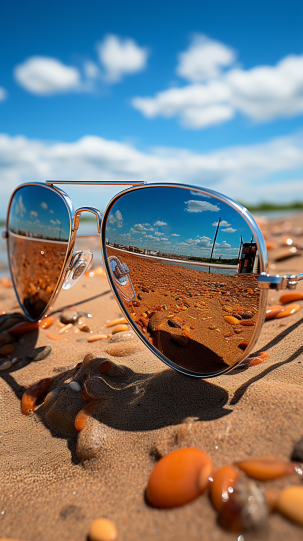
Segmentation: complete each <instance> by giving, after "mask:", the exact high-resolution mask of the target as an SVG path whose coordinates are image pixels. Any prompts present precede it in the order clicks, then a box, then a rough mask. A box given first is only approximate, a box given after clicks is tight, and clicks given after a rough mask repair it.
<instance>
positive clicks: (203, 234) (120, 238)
mask: <svg viewBox="0 0 303 541" xmlns="http://www.w3.org/2000/svg"><path fill="white" fill-rule="evenodd" d="M219 218H221V220H220V225H219V230H218V235H217V239H216V244H215V248H214V252H213V253H214V256H216V257H219V256H220V255H221V257H222V259H231V258H237V257H238V253H239V246H240V242H241V237H242V240H243V242H250V241H251V240H252V233H251V231H250V229H249V227H248V226H247V224H246V222H245V220H244V218H242V217H241V216H240V215H239V214H238V213H237V212H236V211H235V210H234V209H233V208H231V207H230V206H229V205H227V204H225V203H223V202H222V201H219V200H217V199H215V198H212V197H210V196H206V195H203V194H200V193H199V192H198V191H195V190H184V189H179V190H177V189H173V190H172V189H171V188H169V187H166V188H156V187H155V188H152V189H144V190H136V191H134V192H132V193H130V194H126V195H124V196H123V197H121V198H120V199H118V201H117V202H116V203H115V204H114V205H113V207H112V209H111V212H110V214H109V217H108V221H107V228H106V238H107V239H108V241H109V242H110V243H117V244H123V245H124V246H129V245H131V246H132V245H133V246H136V247H139V248H142V249H147V250H156V251H162V252H166V253H171V254H173V253H177V254H184V255H187V256H189V255H193V256H199V257H210V255H211V249H212V245H213V240H214V237H215V233H216V230H217V226H218V223H219Z"/></svg>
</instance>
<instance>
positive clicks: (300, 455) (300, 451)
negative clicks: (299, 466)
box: [291, 436, 303, 462]
mask: <svg viewBox="0 0 303 541" xmlns="http://www.w3.org/2000/svg"><path fill="white" fill-rule="evenodd" d="M291 460H298V461H299V462H303V436H302V437H301V438H300V439H299V440H298V441H297V442H296V443H295V446H294V448H293V452H292V455H291Z"/></svg>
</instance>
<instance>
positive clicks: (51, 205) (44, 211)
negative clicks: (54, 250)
mask: <svg viewBox="0 0 303 541" xmlns="http://www.w3.org/2000/svg"><path fill="white" fill-rule="evenodd" d="M9 230H10V231H12V232H13V233H16V234H19V235H26V236H30V237H36V238H43V239H51V240H61V241H67V240H68V238H69V231H70V220H69V214H68V210H67V208H66V206H65V203H64V202H63V201H62V199H61V197H60V196H59V195H57V194H56V193H54V192H53V191H52V190H50V189H49V188H45V187H44V186H24V187H23V188H21V189H20V190H18V191H17V192H16V194H15V196H14V199H13V202H12V206H11V210H10V217H9Z"/></svg>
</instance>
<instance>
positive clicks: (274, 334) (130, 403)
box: [0, 215, 303, 541]
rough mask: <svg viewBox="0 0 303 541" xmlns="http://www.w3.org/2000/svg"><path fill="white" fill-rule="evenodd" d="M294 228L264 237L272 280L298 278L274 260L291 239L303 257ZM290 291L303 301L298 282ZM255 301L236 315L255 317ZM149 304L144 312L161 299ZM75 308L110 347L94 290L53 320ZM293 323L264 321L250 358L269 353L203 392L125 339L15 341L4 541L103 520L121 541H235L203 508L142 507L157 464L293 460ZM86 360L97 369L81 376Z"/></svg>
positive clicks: (270, 533) (70, 301) (6, 389)
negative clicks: (84, 412)
mask: <svg viewBox="0 0 303 541" xmlns="http://www.w3.org/2000/svg"><path fill="white" fill-rule="evenodd" d="M302 220H303V217H302V215H297V216H295V217H292V218H291V219H289V220H285V219H284V220H280V221H276V222H271V223H268V224H267V225H266V224H265V225H264V232H265V234H266V235H267V240H268V242H269V241H270V242H272V243H274V244H273V247H272V249H271V250H269V262H270V265H269V272H270V273H271V274H283V273H287V274H292V273H299V272H302V269H303V257H302V254H303V252H302V251H300V250H298V251H297V252H296V253H295V252H290V247H289V246H288V245H285V246H282V244H283V242H284V238H287V237H290V238H292V239H294V240H295V242H297V243H300V244H303V229H302ZM300 228H301V229H300ZM297 289H298V290H299V291H303V281H302V282H301V283H299V285H298V287H297ZM280 295H281V293H280V292H274V291H270V292H269V295H268V304H269V305H275V304H278V303H279V297H280ZM0 299H1V311H2V310H3V311H6V312H12V313H13V312H15V311H18V307H17V305H16V298H15V295H14V290H13V289H12V288H9V287H5V286H4V285H3V284H2V285H1V286H0ZM184 300H185V301H186V299H184ZM210 300H212V301H213V299H210ZM252 300H253V299H248V306H247V307H245V308H247V309H249V308H251V306H253V303H252ZM162 301H163V303H164V302H166V303H167V300H166V301H164V300H163V299H162V298H161V304H162ZM150 302H151V306H150V307H149V308H151V307H152V305H154V304H156V302H157V298H156V297H152V298H151V301H150ZM299 304H301V307H303V301H300V303H299ZM70 307H73V308H75V310H76V311H81V312H83V313H86V314H91V315H92V316H93V317H91V318H90V317H87V316H86V318H85V324H86V325H87V326H88V327H89V328H90V330H92V331H93V333H94V334H97V333H99V332H102V333H104V334H107V333H109V332H110V331H109V329H108V328H107V327H106V323H107V322H108V321H109V320H112V319H115V318H119V317H120V316H121V312H120V309H119V307H118V305H117V304H116V301H115V299H114V297H113V294H112V292H111V291H110V288H109V285H108V283H107V280H106V279H105V278H104V277H102V276H94V277H88V276H87V277H84V278H82V279H81V280H80V281H79V282H78V283H77V284H76V285H75V286H74V287H73V288H72V289H71V290H70V291H62V292H61V293H60V295H59V297H58V299H57V301H56V304H55V306H54V307H53V310H52V313H53V315H55V316H56V317H58V318H59V317H60V314H61V313H62V311H63V310H64V309H66V308H70ZM134 308H135V309H134V313H135V314H136V313H137V310H136V307H134ZM144 309H148V306H147V305H144ZM82 317H83V318H84V317H85V315H84V316H82ZM138 317H139V314H138ZM302 322H303V311H302V310H300V311H298V312H297V313H295V314H293V315H292V316H290V317H287V318H283V319H274V320H271V321H267V322H266V323H265V324H264V326H263V330H262V333H261V336H260V339H259V341H258V344H257V346H256V348H255V351H256V352H260V351H266V352H268V353H269V357H268V359H266V360H265V361H264V362H263V363H262V364H258V365H257V366H253V367H250V368H247V369H245V368H242V369H241V368H238V369H235V370H234V371H233V372H231V373H229V374H226V375H223V376H220V377H217V378H214V379H209V380H201V379H195V378H189V377H185V376H183V375H181V374H179V373H177V372H176V371H174V370H172V369H170V368H168V367H167V366H165V365H164V364H162V363H161V362H160V361H159V360H157V359H156V358H155V357H154V356H153V355H152V354H151V353H150V352H149V351H148V350H147V349H146V348H145V346H143V345H142V344H141V342H140V341H139V340H138V339H137V337H136V336H135V334H134V333H133V331H124V333H117V334H113V335H112V337H110V338H107V339H104V340H99V341H96V342H88V341H87V336H88V333H85V332H82V331H80V332H78V333H74V332H73V330H74V327H75V326H74V327H73V328H71V329H69V330H68V332H66V333H64V334H63V333H62V334H59V331H60V327H59V326H58V325H57V324H56V322H54V323H53V325H52V326H51V327H49V329H39V330H36V331H34V332H31V333H29V334H26V335H23V336H20V337H19V338H18V340H17V341H16V343H15V348H16V349H15V351H14V353H13V356H14V357H17V358H18V362H17V363H16V364H15V365H14V366H13V367H12V368H10V369H9V370H7V371H2V372H0V415H1V419H2V423H1V427H0V472H1V473H0V481H1V485H0V502H1V503H0V538H1V537H4V538H9V539H18V540H20V541H41V540H42V541H52V540H53V539H54V538H55V539H57V540H58V541H61V540H62V541H64V540H68V541H70V540H71V539H72V540H73V541H85V540H86V539H87V534H88V531H89V527H90V524H91V522H92V521H93V520H95V519H97V518H100V517H106V518H108V519H110V520H112V521H113V522H114V523H115V524H116V527H117V530H118V536H119V537H118V539H121V540H123V541H136V540H142V539H144V540H154V539H159V540H165V541H166V540H167V541H170V540H171V541H173V540H174V541H181V540H182V541H183V540H184V539H188V540H190V541H195V540H201V539H205V540H214V541H217V540H218V541H219V540H220V541H222V540H225V539H226V540H231V539H234V540H237V539H238V535H239V534H238V533H229V532H226V531H225V530H223V529H222V528H221V527H220V526H219V525H218V521H217V513H216V512H215V510H214V509H213V507H212V505H211V503H210V500H209V497H208V495H207V494H204V495H202V496H201V497H199V498H198V499H196V500H195V501H193V502H192V503H190V504H188V505H186V506H184V507H180V508H176V509H172V510H159V509H155V508H153V507H151V506H150V505H149V504H148V503H147V501H146V499H145V489H146V485H147V482H148V478H149V475H150V473H151V471H152V469H153V467H154V465H155V463H156V460H157V459H158V458H159V456H164V455H166V454H168V453H169V452H171V451H174V450H176V449H180V448H184V447H197V448H198V449H200V450H203V451H204V452H205V453H207V454H208V455H209V456H210V457H211V459H212V461H213V463H214V466H215V468H216V469H217V468H219V467H221V466H223V465H227V464H231V463H233V462H235V461H237V460H241V459H244V458H246V457H253V456H260V455H276V456H280V457H282V458H285V459H289V458H290V456H291V454H292V449H293V446H294V443H295V442H296V441H297V440H298V439H299V438H300V437H301V436H302V435H303V422H302V400H303V378H302V366H303V346H302ZM219 324H220V322H219V320H218V321H216V325H217V326H218V325H219ZM199 332H200V331H199ZM201 332H202V331H201ZM245 332H246V333H247V332H248V331H247V330H245ZM52 334H55V335H56V336H58V337H61V338H64V339H65V341H60V340H54V339H52V338H50V337H49V336H48V335H52ZM46 345H50V346H51V348H52V351H51V353H50V354H49V355H48V356H47V357H46V358H45V359H43V360H40V361H32V362H30V361H29V359H28V355H30V354H31V351H32V350H33V348H39V347H42V346H46ZM229 349H230V351H233V350H232V349H231V348H229ZM88 353H95V354H96V359H93V361H92V362H90V363H89V364H87V365H83V364H82V365H81V366H77V365H78V363H80V362H81V361H83V359H84V357H85V356H86V355H87V354H88ZM103 358H107V359H110V360H111V361H112V362H113V363H115V365H117V368H115V367H114V368H113V371H112V373H110V374H109V375H108V374H104V375H102V374H100V373H99V372H98V371H97V366H98V364H100V359H103ZM121 367H122V368H121ZM123 367H124V368H123ZM85 374H89V376H90V377H89V379H88V380H87V381H88V384H87V385H88V390H89V391H90V393H91V395H93V396H94V398H95V399H96V400H97V399H98V400H100V404H99V406H98V408H97V409H96V410H95V411H94V412H93V414H92V419H91V420H90V421H89V422H88V423H87V424H86V425H85V427H84V428H83V429H82V430H81V432H77V430H76V429H75V427H74V421H75V417H76V415H77V413H78V412H79V411H80V409H81V408H82V407H83V406H85V401H84V400H83V398H81V393H79V392H77V391H75V390H73V389H72V388H71V387H70V386H68V383H69V382H71V381H75V382H78V383H80V385H81V386H83V383H84V381H85V378H84V376H85ZM49 377H51V378H53V383H52V386H51V387H50V390H51V389H56V388H58V387H60V386H63V385H64V384H66V385H67V387H66V388H65V389H63V391H62V393H61V394H60V395H58V397H57V398H56V400H55V401H54V402H53V403H51V404H50V406H48V407H47V408H44V405H43V402H42V403H41V405H39V406H38V407H37V408H36V411H35V412H34V413H33V414H32V415H29V416H25V415H22V414H21V397H22V394H23V392H24V390H25V389H26V388H27V387H28V386H29V385H32V384H34V383H35V382H37V381H39V380H41V379H43V378H49ZM295 482H297V481H296V480H295V479H293V478H289V477H287V478H282V479H279V480H276V481H272V482H267V483H266V484H264V483H263V484H262V483H258V484H259V485H260V486H262V487H263V488H264V489H265V488H266V489H267V488H277V489H279V488H281V487H285V486H288V485H290V484H293V483H295ZM301 483H302V482H301ZM243 535H244V539H245V541H247V540H254V539H256V540H257V539H258V540H264V541H265V540H266V541H278V540H285V539H287V538H290V539H292V541H297V540H298V541H299V540H300V539H302V528H300V527H299V526H296V525H295V524H293V523H291V522H290V521H288V520H287V519H285V518H283V517H282V516H280V515H279V514H278V513H273V514H271V515H270V516H269V520H268V527H267V528H266V529H264V530H261V531H259V532H257V533H255V532H245V533H244V532H243ZM242 541H243V540H242Z"/></svg>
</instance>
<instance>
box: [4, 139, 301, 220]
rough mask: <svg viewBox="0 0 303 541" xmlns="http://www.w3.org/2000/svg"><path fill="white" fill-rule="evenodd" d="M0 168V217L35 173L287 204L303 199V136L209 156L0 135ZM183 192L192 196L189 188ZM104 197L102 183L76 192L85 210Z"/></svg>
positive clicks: (108, 192)
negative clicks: (164, 185) (168, 185)
mask: <svg viewBox="0 0 303 541" xmlns="http://www.w3.org/2000/svg"><path fill="white" fill-rule="evenodd" d="M0 167H1V178H0V189H1V194H2V197H1V200H0V217H1V216H4V215H5V212H6V206H7V204H8V200H9V196H10V193H11V192H12V190H13V189H14V188H15V187H16V186H17V185H18V184H20V183H22V182H26V181H31V180H32V179H33V178H34V179H36V180H37V181H44V180H45V179H48V178H50V179H52V178H62V179H63V180H64V179H71V178H78V179H80V180H81V179H83V180H85V179H87V178H90V179H92V180H94V179H95V180H102V179H112V180H116V179H121V178H126V179H127V178H129V179H133V178H135V179H140V178H144V179H146V180H147V181H149V182H163V179H164V178H165V181H166V182H172V183H176V182H178V183H181V184H182V183H185V184H186V183H188V184H192V185H197V186H199V185H200V184H201V179H203V184H204V187H205V188H211V189H214V190H217V191H220V192H221V193H226V195H229V196H230V197H234V198H235V199H236V200H240V201H244V202H245V201H249V202H250V203H253V202H256V201H260V199H267V198H268V199H270V200H273V198H275V199H276V200H279V201H284V202H285V201H292V200H294V199H298V198H299V199H300V194H302V185H303V134H302V133H298V134H295V135H292V136H287V137H280V138H276V139H273V140H271V141H268V142H265V143H262V144H258V145H243V146H237V147H229V148H225V149H220V150H216V151H212V152H208V153H204V154H203V153H200V154H199V153H197V152H192V151H189V150H185V149H181V148H175V149H173V150H172V149H165V148H160V149H151V150H149V151H146V152H142V151H139V150H137V149H136V148H134V147H133V146H131V145H128V144H125V143H120V142H117V141H110V140H106V139H103V138H101V137H96V136H85V137H83V138H81V139H79V140H78V141H75V142H72V143H66V142H60V141H58V142H53V143H49V142H44V141H39V140H34V139H28V138H26V137H24V136H14V137H13V136H10V135H7V134H0ZM100 171H102V175H101V174H100ZM294 174H295V175H296V177H294ZM292 179H294V180H292ZM69 191H70V189H69ZM116 191H117V188H115V187H107V186H104V187H102V202H103V201H104V202H103V203H99V206H100V205H101V206H102V205H103V206H104V205H105V202H106V199H107V200H108V198H109V197H112V196H113V195H114V194H115V193H116ZM184 193H185V194H186V195H187V196H188V191H187V192H184ZM103 194H104V195H103ZM89 198H91V199H89ZM98 199H100V187H96V188H94V187H93V186H90V187H88V188H83V191H81V190H77V191H76V190H75V192H74V193H73V200H74V205H75V206H79V207H81V206H83V204H84V200H85V204H89V203H90V204H91V205H92V206H96V200H98ZM208 201H209V202H210V201H211V199H208ZM195 202H196V203H197V202H199V199H195ZM204 203H205V201H204ZM97 206H98V205H97ZM100 210H103V208H101V209H100ZM161 224H166V222H161ZM155 227H158V225H157V226H155ZM159 227H160V226H159Z"/></svg>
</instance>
